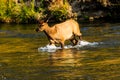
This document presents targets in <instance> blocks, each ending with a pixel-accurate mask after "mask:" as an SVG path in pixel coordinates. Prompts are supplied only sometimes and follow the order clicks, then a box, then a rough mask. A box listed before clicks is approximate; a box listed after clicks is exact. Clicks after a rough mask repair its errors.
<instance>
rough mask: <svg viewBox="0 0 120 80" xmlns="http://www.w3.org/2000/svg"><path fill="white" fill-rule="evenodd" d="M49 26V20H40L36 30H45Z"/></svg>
mask: <svg viewBox="0 0 120 80" xmlns="http://www.w3.org/2000/svg"><path fill="white" fill-rule="evenodd" d="M47 26H48V24H47V22H44V21H43V20H41V21H39V24H38V28H36V32H39V31H44V30H45V29H46V27H47Z"/></svg>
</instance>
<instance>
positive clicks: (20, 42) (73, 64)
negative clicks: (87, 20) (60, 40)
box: [0, 23, 120, 80]
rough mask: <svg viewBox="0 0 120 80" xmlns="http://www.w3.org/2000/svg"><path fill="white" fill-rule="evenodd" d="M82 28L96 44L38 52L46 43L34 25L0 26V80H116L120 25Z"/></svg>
mask: <svg viewBox="0 0 120 80" xmlns="http://www.w3.org/2000/svg"><path fill="white" fill-rule="evenodd" d="M82 26H83V27H81V32H82V33H83V39H84V40H86V41H87V42H90V43H94V42H97V43H99V44H97V45H96V46H83V47H79V48H70V49H69V48H68V49H64V50H61V49H57V50H55V51H52V52H48V51H39V52H38V48H40V47H44V46H46V45H47V44H48V40H47V38H46V36H45V35H44V34H43V33H36V32H35V31H34V29H35V27H36V25H35V24H32V25H14V24H0V80H120V75H119V74H120V54H119V53H120V24H108V23H107V24H87V25H84V24H82ZM70 44H71V43H69V41H68V42H67V43H66V45H70Z"/></svg>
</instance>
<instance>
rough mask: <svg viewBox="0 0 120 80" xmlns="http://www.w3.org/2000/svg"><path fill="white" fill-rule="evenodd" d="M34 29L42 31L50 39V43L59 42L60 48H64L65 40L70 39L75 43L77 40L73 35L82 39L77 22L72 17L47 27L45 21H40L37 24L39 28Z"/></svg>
mask: <svg viewBox="0 0 120 80" xmlns="http://www.w3.org/2000/svg"><path fill="white" fill-rule="evenodd" d="M36 31H44V32H45V34H46V35H47V37H48V40H49V41H50V45H55V43H60V44H61V47H62V48H64V42H65V41H66V40H71V42H72V43H73V44H74V45H76V44H77V42H78V40H77V39H76V38H75V36H78V37H79V39H80V40H81V39H82V38H81V35H82V34H81V33H80V29H79V24H78V23H77V22H76V21H75V20H73V19H69V20H67V21H65V22H63V23H59V24H55V25H54V26H52V27H49V26H48V24H47V23H44V22H42V23H40V24H39V28H37V29H36Z"/></svg>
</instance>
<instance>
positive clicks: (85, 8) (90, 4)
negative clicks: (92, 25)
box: [0, 0, 120, 24]
mask: <svg viewBox="0 0 120 80" xmlns="http://www.w3.org/2000/svg"><path fill="white" fill-rule="evenodd" d="M20 1H21V2H19V3H17V2H14V0H8V1H5V0H1V1H0V23H19V24H20V23H22V24H23V23H26V24H27V23H37V22H38V21H39V20H41V19H43V20H47V19H49V22H62V21H65V20H66V19H69V18H74V19H76V20H78V21H79V22H93V21H106V22H120V21H119V20H120V14H119V12H120V10H119V7H120V5H119V4H118V3H115V2H109V3H107V4H106V5H105V4H103V3H100V2H99V0H98V1H85V2H82V1H77V0H75V1H71V0H59V1H55V2H53V1H49V0H48V1H46V0H45V1H43V0H42V1H39V2H34V1H36V0H31V1H22V0H20ZM34 3H35V4H34ZM36 4H37V5H36ZM38 4H39V5H38Z"/></svg>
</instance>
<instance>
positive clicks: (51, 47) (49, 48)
mask: <svg viewBox="0 0 120 80" xmlns="http://www.w3.org/2000/svg"><path fill="white" fill-rule="evenodd" d="M98 44H99V42H88V41H79V42H78V44H77V45H76V46H72V45H65V46H64V48H65V49H71V48H80V47H84V46H96V45H98ZM58 49H61V47H60V46H59V47H58V46H55V45H46V46H44V47H39V48H38V51H44V52H45V51H46V52H55V51H56V50H58Z"/></svg>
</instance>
